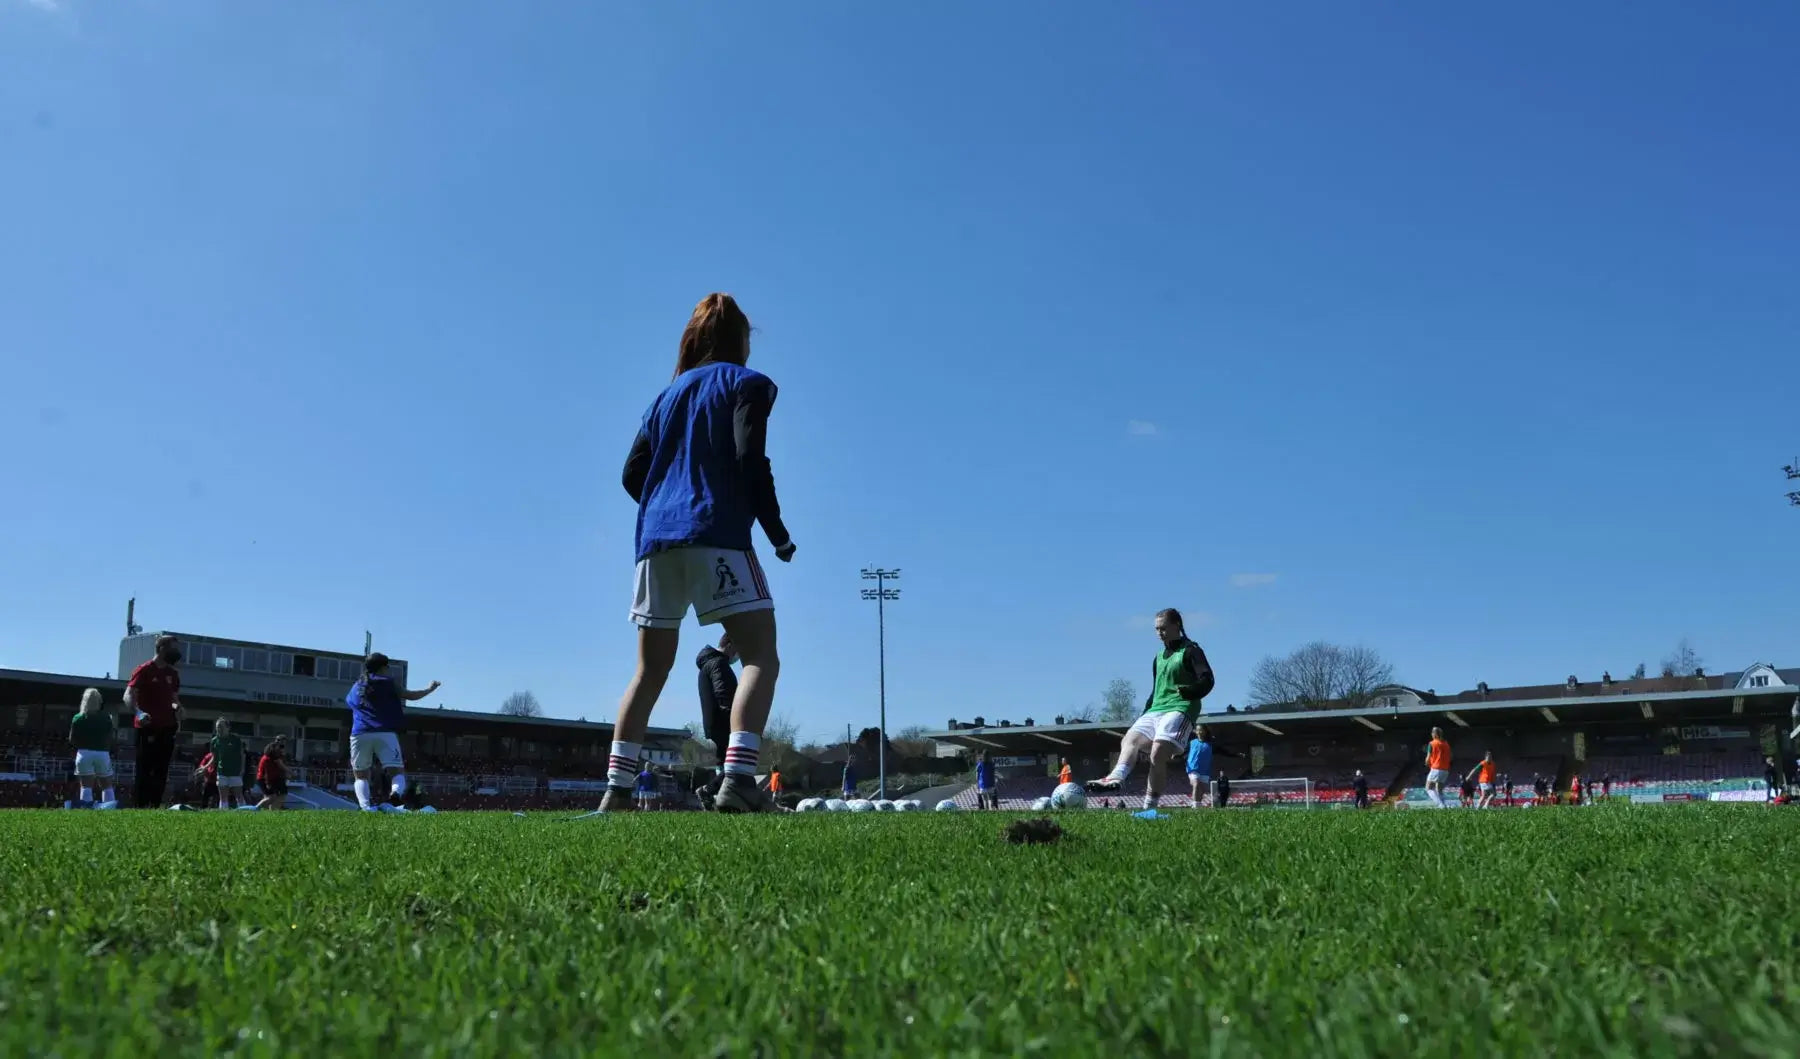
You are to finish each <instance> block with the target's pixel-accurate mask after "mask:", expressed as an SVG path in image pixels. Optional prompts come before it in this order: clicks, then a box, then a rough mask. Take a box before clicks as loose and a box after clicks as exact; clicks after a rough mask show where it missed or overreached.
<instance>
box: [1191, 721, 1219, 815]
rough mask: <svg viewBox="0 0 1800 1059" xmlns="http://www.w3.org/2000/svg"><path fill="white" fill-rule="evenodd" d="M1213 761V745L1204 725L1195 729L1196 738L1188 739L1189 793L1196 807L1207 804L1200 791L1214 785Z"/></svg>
mask: <svg viewBox="0 0 1800 1059" xmlns="http://www.w3.org/2000/svg"><path fill="white" fill-rule="evenodd" d="M1212 763H1213V745H1212V742H1211V741H1210V740H1208V739H1207V737H1206V727H1205V726H1204V725H1202V726H1201V727H1199V728H1196V729H1195V730H1194V738H1193V739H1191V740H1189V741H1188V748H1187V778H1188V794H1189V796H1190V797H1191V798H1192V799H1193V801H1194V808H1196V809H1198V808H1200V807H1201V806H1202V805H1203V804H1205V803H1204V802H1202V801H1201V800H1200V792H1201V791H1204V790H1206V789H1207V788H1209V787H1211V786H1212Z"/></svg>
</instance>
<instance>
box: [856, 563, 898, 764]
mask: <svg viewBox="0 0 1800 1059" xmlns="http://www.w3.org/2000/svg"><path fill="white" fill-rule="evenodd" d="M862 577H863V580H864V581H873V582H875V587H874V588H865V589H863V590H862V598H864V599H872V600H874V601H875V630H876V636H877V637H878V639H877V644H878V647H877V658H878V660H879V661H878V665H879V666H880V678H879V679H880V689H881V691H880V695H881V718H880V721H879V722H878V723H879V726H880V727H879V730H880V732H881V736H880V741H879V742H878V743H877V744H876V747H875V760H876V763H877V764H876V768H877V777H878V778H877V780H876V794H875V797H877V798H886V797H887V602H888V600H890V599H892V600H898V599H899V598H900V590H899V589H897V588H889V587H887V583H888V582H889V581H898V580H899V579H900V569H899V568H898V567H895V568H894V569H892V570H888V569H884V568H882V567H878V566H865V567H863V570H862Z"/></svg>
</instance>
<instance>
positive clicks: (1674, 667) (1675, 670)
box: [1662, 636, 1706, 677]
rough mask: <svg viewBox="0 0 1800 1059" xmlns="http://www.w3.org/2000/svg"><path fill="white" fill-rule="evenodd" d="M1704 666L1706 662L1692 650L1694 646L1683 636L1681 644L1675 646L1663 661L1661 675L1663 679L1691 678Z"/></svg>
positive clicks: (1698, 653)
mask: <svg viewBox="0 0 1800 1059" xmlns="http://www.w3.org/2000/svg"><path fill="white" fill-rule="evenodd" d="M1705 664H1706V660H1705V659H1703V658H1701V657H1700V652H1698V651H1696V650H1694V645H1693V644H1692V643H1689V642H1688V638H1687V637H1685V636H1683V637H1682V638H1681V642H1680V643H1678V644H1676V645H1675V650H1673V651H1671V652H1669V656H1668V657H1667V658H1664V659H1663V663H1662V675H1663V676H1665V677H1691V676H1693V675H1694V674H1695V673H1696V672H1698V671H1699V669H1700V667H1701V666H1703V665H1705Z"/></svg>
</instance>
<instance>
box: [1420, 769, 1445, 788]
mask: <svg viewBox="0 0 1800 1059" xmlns="http://www.w3.org/2000/svg"><path fill="white" fill-rule="evenodd" d="M1449 782H1450V770H1449V769H1432V770H1431V771H1430V772H1427V773H1426V774H1425V784H1426V786H1430V785H1431V784H1433V783H1439V784H1442V783H1449Z"/></svg>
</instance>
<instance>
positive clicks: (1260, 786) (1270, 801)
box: [1207, 776, 1319, 809]
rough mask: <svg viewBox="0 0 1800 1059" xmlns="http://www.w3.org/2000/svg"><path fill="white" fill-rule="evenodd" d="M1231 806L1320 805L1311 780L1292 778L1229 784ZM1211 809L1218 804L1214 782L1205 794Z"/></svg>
mask: <svg viewBox="0 0 1800 1059" xmlns="http://www.w3.org/2000/svg"><path fill="white" fill-rule="evenodd" d="M1228 787H1229V789H1230V793H1231V801H1230V802H1229V803H1228V804H1230V805H1234V806H1235V805H1265V806H1272V807H1278V808H1279V807H1286V808H1290V809H1312V808H1314V807H1316V806H1317V805H1318V804H1319V801H1318V798H1317V797H1316V796H1315V795H1314V793H1313V783H1312V780H1309V779H1307V778H1306V777H1305V776H1295V777H1292V778H1286V779H1284V778H1279V777H1276V778H1269V779H1262V778H1258V779H1244V780H1231V781H1230V783H1229V784H1228ZM1207 800H1208V803H1209V804H1211V805H1217V804H1219V781H1218V780H1213V781H1212V783H1211V784H1210V789H1209V790H1208V792H1207Z"/></svg>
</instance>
